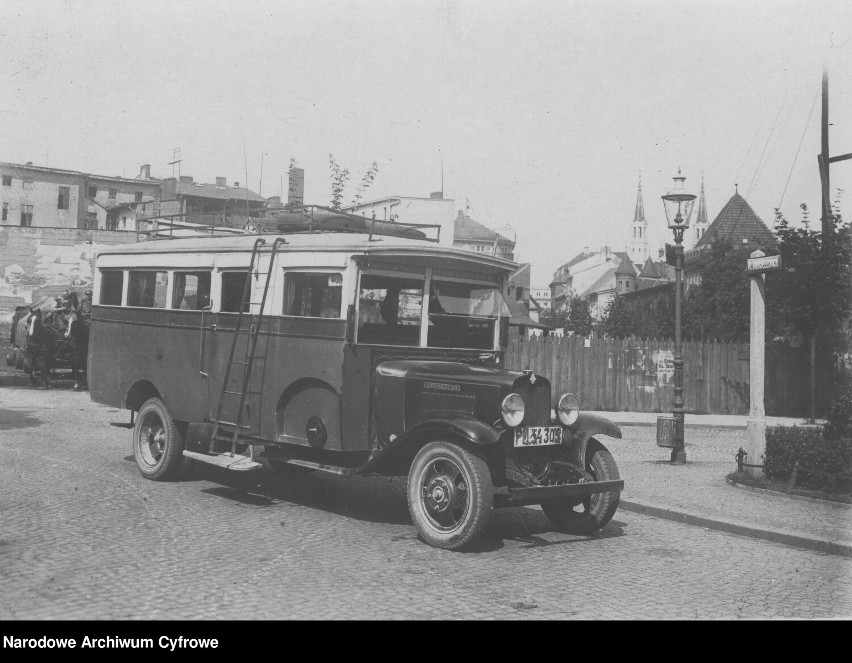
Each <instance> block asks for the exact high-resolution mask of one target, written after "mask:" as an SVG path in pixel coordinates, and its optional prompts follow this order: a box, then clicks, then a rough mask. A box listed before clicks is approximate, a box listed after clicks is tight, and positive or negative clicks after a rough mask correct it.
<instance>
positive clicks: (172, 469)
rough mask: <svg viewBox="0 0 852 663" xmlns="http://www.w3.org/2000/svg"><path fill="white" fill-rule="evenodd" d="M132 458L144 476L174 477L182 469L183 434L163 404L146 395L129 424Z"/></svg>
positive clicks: (155, 479)
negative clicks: (134, 422)
mask: <svg viewBox="0 0 852 663" xmlns="http://www.w3.org/2000/svg"><path fill="white" fill-rule="evenodd" d="M133 457H134V458H135V459H136V466H137V467H138V468H139V472H141V473H142V476H144V477H145V478H146V479H151V480H153V481H168V480H170V479H176V478H177V477H178V476H179V475H180V473H181V470H182V469H183V466H184V457H183V436H182V435H181V434H180V431H179V430H178V428H177V426H176V425H175V422H174V420H173V419H172V417H171V415H170V414H169V411H168V410H167V409H166V406H165V404H164V403H163V401H161V400H160V399H159V398H150V399H148V400H147V401H145V404H144V405H143V406H142V408H141V409H140V410H139V414H138V415H137V416H136V425H135V426H134V427H133Z"/></svg>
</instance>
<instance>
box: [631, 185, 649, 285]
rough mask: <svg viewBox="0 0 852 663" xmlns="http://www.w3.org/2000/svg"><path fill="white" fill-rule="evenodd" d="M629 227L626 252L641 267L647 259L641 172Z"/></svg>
mask: <svg viewBox="0 0 852 663" xmlns="http://www.w3.org/2000/svg"><path fill="white" fill-rule="evenodd" d="M630 229H631V231H632V233H631V235H632V237H631V238H630V240H629V241H628V242H627V254H628V255H629V256H630V261H631V262H632V263H633V264H634V265H636V266H637V268H638V269H641V268H642V265H643V264H644V263H645V260H647V259H648V222H647V221H645V202H644V201H643V200H642V173H639V191H638V192H637V194H636V209H635V211H634V212H633V221H632V223H631V224H630Z"/></svg>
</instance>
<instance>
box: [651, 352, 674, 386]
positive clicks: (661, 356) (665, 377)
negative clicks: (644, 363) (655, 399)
mask: <svg viewBox="0 0 852 663" xmlns="http://www.w3.org/2000/svg"><path fill="white" fill-rule="evenodd" d="M654 363H656V365H657V383H658V384H665V383H667V382H669V380H671V379H672V378H673V377H674V352H672V351H671V350H658V351H657V352H655V353H654Z"/></svg>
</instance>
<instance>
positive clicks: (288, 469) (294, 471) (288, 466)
mask: <svg viewBox="0 0 852 663" xmlns="http://www.w3.org/2000/svg"><path fill="white" fill-rule="evenodd" d="M266 460H267V462H268V463H269V466H270V467H271V468H272V471H273V472H275V474H276V475H278V476H279V477H281V478H282V479H291V480H293V479H301V478H304V477H307V476H310V475H311V474H313V473H314V472H316V470H315V469H314V468H312V467H304V466H303V465H293V464H292V463H288V462H286V461H283V460H278V459H276V458H267V459H266Z"/></svg>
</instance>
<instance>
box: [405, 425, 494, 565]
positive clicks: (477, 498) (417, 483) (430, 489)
mask: <svg viewBox="0 0 852 663" xmlns="http://www.w3.org/2000/svg"><path fill="white" fill-rule="evenodd" d="M407 493H408V510H409V512H410V513H411V519H412V520H413V521H414V524H415V526H416V527H417V530H418V532H419V533H420V536H421V538H422V539H423V540H424V541H425V542H426V543H428V544H429V545H431V546H435V547H436V548H444V549H446V550H461V549H463V548H466V547H469V546H470V545H472V544H473V543H475V542H476V540H477V539H478V538H479V537H480V536H481V535H482V532H483V531H484V529H485V527H486V525H487V524H488V519H489V518H490V516H491V504H492V500H493V494H492V486H491V474H490V472H489V471H488V465H487V464H486V462H485V460H484V459H483V458H482V457H481V456H479V455H478V454H477V453H476V452H474V451H468V450H467V449H464V448H462V447H460V446H458V445H456V444H452V443H450V442H444V441H435V442H430V443H429V444H427V445H426V446H424V447H423V448H422V449H421V450H420V451H419V452H418V453H417V456H415V458H414V462H413V463H412V465H411V470H410V471H409V473H408V491H407Z"/></svg>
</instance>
